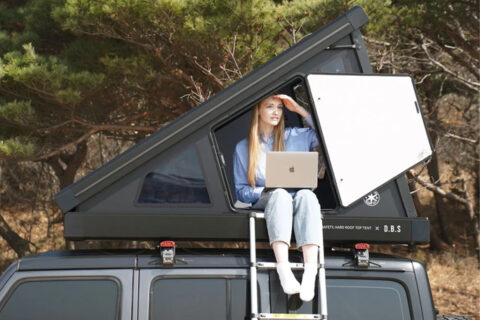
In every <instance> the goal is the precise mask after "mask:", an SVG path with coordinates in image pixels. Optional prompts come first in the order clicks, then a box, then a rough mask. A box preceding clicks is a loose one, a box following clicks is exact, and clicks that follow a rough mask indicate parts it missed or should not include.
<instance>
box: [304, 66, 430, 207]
mask: <svg viewBox="0 0 480 320" xmlns="http://www.w3.org/2000/svg"><path fill="white" fill-rule="evenodd" d="M307 82H308V85H309V87H310V92H311V94H312V98H313V101H314V105H315V109H316V113H317V116H318V123H319V125H320V130H321V132H322V136H323V139H324V142H325V148H326V152H327V155H328V157H329V159H330V163H331V168H332V171H333V176H334V182H335V184H336V187H337V191H338V193H339V197H340V201H341V204H342V205H343V206H348V205H350V204H351V203H353V202H354V201H356V200H358V199H360V198H361V197H362V196H364V195H365V194H367V193H369V192H370V191H372V190H374V189H376V188H378V187H379V186H381V185H383V184H384V183H386V182H388V181H389V180H391V179H393V178H395V177H396V176H398V175H400V174H402V173H403V172H405V171H406V170H408V169H409V168H411V167H412V166H414V165H416V164H417V163H419V162H421V161H423V160H425V159H426V158H428V157H429V156H430V155H431V154H432V149H431V145H430V141H429V139H428V136H427V130H426V128H425V123H424V121H423V118H422V114H421V112H420V110H419V104H418V101H417V97H416V94H415V89H414V87H413V82H412V79H411V78H410V77H409V76H403V75H401V76H400V75H397V76H394V75H338V74H334V75H320V74H312V75H308V76H307Z"/></svg>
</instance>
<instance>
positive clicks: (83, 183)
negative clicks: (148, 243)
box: [56, 7, 431, 243]
mask: <svg viewBox="0 0 480 320" xmlns="http://www.w3.org/2000/svg"><path fill="white" fill-rule="evenodd" d="M366 22H368V17H367V16H366V14H365V12H364V11H363V9H362V8H360V7H355V8H353V9H351V10H349V11H348V12H346V13H345V14H343V15H342V16H341V17H339V18H337V19H336V20H334V21H332V22H330V23H329V24H328V25H326V26H324V27H323V28H321V29H320V30H318V31H317V32H315V33H313V34H311V35H309V36H307V37H305V38H304V39H302V41H300V42H299V43H297V44H296V45H294V46H293V47H291V48H290V49H288V50H286V51H285V52H283V53H282V54H280V55H278V56H277V57H275V58H273V59H272V60H270V61H269V62H267V63H265V64H264V65H262V66H261V67H259V68H257V69H256V70H255V71H253V72H251V73H250V74H248V75H247V76H245V77H244V78H242V79H240V80H238V81H237V82H235V83H234V84H232V85H231V86H229V87H228V88H226V89H224V90H223V91H221V92H219V93H218V94H216V95H215V96H213V97H212V98H210V99H209V100H208V101H206V102H204V103H202V104H201V105H199V106H197V107H196V108H194V109H193V110H191V111H189V112H188V113H186V114H184V115H183V116H181V117H179V118H178V119H177V120H176V121H174V122H172V123H171V124H169V125H168V126H166V127H164V128H162V129H160V130H159V131H157V132H156V133H154V134H152V135H151V136H150V137H148V138H146V139H145V140H143V141H141V142H140V143H138V144H136V145H135V146H133V147H132V148H130V149H129V150H128V151H126V152H125V153H123V154H121V155H119V156H118V157H116V158H115V159H113V160H112V161H110V162H108V163H107V164H105V165H103V166H102V167H100V168H98V169H97V170H95V171H94V172H92V173H91V174H89V175H87V176H86V177H84V178H82V179H81V180H79V181H77V182H76V183H74V184H72V185H71V186H69V187H67V188H65V189H63V190H62V191H61V192H59V193H58V194H57V195H56V200H57V202H58V204H59V205H60V207H61V208H62V210H63V211H64V213H65V237H66V238H67V239H71V240H83V239H167V238H168V239H214V240H236V241H238V240H247V239H248V238H249V235H248V221H247V220H248V219H247V218H246V217H245V215H248V213H250V212H251V209H249V208H248V207H247V208H246V207H245V206H238V202H237V201H236V200H237V199H236V198H235V193H234V188H233V173H232V154H233V151H234V147H235V145H236V143H237V142H238V141H239V140H241V139H243V138H245V137H246V136H247V129H248V127H249V119H250V114H251V108H252V106H254V105H255V104H256V103H258V101H260V100H261V99H262V98H263V97H265V96H268V95H269V94H272V93H274V92H281V93H286V94H289V95H291V96H292V97H294V98H295V99H296V100H297V101H298V102H299V103H303V104H304V105H305V106H306V107H307V108H310V110H311V112H312V113H313V114H314V115H316V116H322V117H323V116H324V115H323V113H322V112H323V111H321V109H319V108H320V105H319V103H318V102H316V101H314V97H315V99H318V97H317V96H318V93H317V92H316V90H315V88H317V87H318V85H317V84H315V83H316V81H317V80H318V79H324V77H325V76H335V75H339V74H344V75H345V74H347V75H351V76H354V75H360V74H371V73H372V70H371V66H370V63H369V60H368V56H367V53H366V49H365V45H364V43H363V40H362V37H361V33H360V30H359V29H360V27H361V26H362V25H363V24H365V23H366ZM319 81H320V80H319ZM329 81H331V78H329ZM342 81H343V80H342ZM408 81H410V83H411V80H408ZM317 82H318V81H317ZM403 83H405V82H403ZM320 86H322V85H320ZM341 90H343V91H344V92H345V94H348V91H349V88H347V87H345V88H341ZM341 90H340V91H341ZM413 95H415V94H414V93H413ZM415 103H416V104H417V105H416V108H417V113H419V117H420V118H419V119H421V121H422V125H423V133H422V135H424V136H425V137H426V138H423V140H422V141H424V142H423V145H422V146H421V148H424V149H425V144H429V145H430V142H429V140H428V137H427V135H426V132H425V129H424V124H423V118H422V115H421V111H420V108H419V106H418V101H415ZM322 110H323V109H322ZM351 110H352V109H351ZM342 112H345V111H342ZM319 113H322V115H320V114H319ZM334 113H335V112H334ZM314 118H315V117H314ZM331 121H334V120H331ZM286 122H287V125H295V126H302V123H301V119H299V117H298V116H297V115H296V114H293V113H289V112H286ZM319 122H320V123H319ZM321 122H322V120H320V121H316V124H315V126H316V127H317V129H319V130H317V132H318V133H317V134H318V136H319V138H320V141H322V146H321V148H320V151H322V150H323V151H324V153H325V157H326V164H327V165H326V167H327V170H326V176H325V178H324V179H321V180H319V186H318V188H317V190H316V191H315V192H316V194H317V197H318V198H319V201H320V203H321V205H322V210H323V212H324V217H325V218H324V236H325V240H326V241H327V242H331V243H332V242H339V241H340V242H358V241H369V242H380V243H425V242H428V241H429V221H428V220H427V219H426V218H419V217H417V214H416V211H415V208H414V205H413V201H412V199H411V196H410V192H409V189H408V185H407V182H406V179H405V177H404V175H403V173H404V172H405V171H406V170H408V169H409V168H410V167H412V166H413V165H415V164H417V163H418V162H420V161H423V160H425V158H427V157H428V155H429V154H431V148H427V149H429V150H426V151H425V152H423V153H422V152H421V155H420V156H416V157H413V158H414V159H413V160H415V161H414V162H409V163H402V164H401V165H403V166H405V167H401V169H399V168H400V167H398V166H397V167H396V168H395V170H397V171H395V172H394V173H393V176H388V174H387V175H386V176H385V179H386V180H385V179H384V180H383V181H376V182H375V183H376V184H375V185H369V187H368V188H369V189H368V190H367V189H365V190H362V191H358V190H353V191H356V192H353V193H348V196H347V193H343V192H344V191H342V190H343V189H342V187H341V186H340V185H339V181H340V180H338V179H342V178H341V177H340V178H339V172H341V171H338V170H337V169H338V167H339V166H338V165H337V160H335V162H332V159H335V157H336V156H338V153H335V151H334V150H333V149H332V148H328V147H329V141H328V139H329V137H328V136H329V135H331V134H337V133H335V132H334V131H333V133H332V131H328V130H327V126H326V125H325V123H321ZM326 138H327V139H326ZM425 141H426V142H425ZM424 149H422V150H424ZM365 154H366V155H367V156H368V154H369V152H368V150H366V151H365ZM352 161H353V160H352ZM368 162H369V161H368V159H363V160H362V164H364V163H368ZM374 188H376V190H372V189H374ZM351 189H352V188H350V189H349V190H350V191H352V190H351ZM345 190H347V189H345ZM359 197H360V199H359ZM257 239H259V240H266V239H267V234H266V228H265V225H264V223H259V224H257Z"/></svg>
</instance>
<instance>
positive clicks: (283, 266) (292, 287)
mask: <svg viewBox="0 0 480 320" xmlns="http://www.w3.org/2000/svg"><path fill="white" fill-rule="evenodd" d="M277 273H278V277H279V278H280V284H281V285H282V288H283V292H285V293H286V294H295V293H299V292H300V283H299V282H298V281H297V279H296V278H295V276H294V275H293V272H292V269H291V268H290V263H288V262H280V263H277Z"/></svg>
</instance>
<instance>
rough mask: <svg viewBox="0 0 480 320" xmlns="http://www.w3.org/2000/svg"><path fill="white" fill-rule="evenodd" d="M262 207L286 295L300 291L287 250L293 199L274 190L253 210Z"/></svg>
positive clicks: (282, 191) (281, 191)
mask: <svg viewBox="0 0 480 320" xmlns="http://www.w3.org/2000/svg"><path fill="white" fill-rule="evenodd" d="M263 206H264V212H265V221H266V223H267V230H268V237H269V240H270V245H271V246H272V249H273V252H274V253H275V258H276V260H277V273H278V276H279V278H280V283H281V284H282V288H283V291H284V292H285V293H286V294H294V293H298V292H299V291H300V284H299V283H298V281H297V279H295V276H294V275H293V273H292V270H291V268H290V264H289V261H288V249H289V247H290V239H291V237H292V220H293V217H292V215H293V199H292V196H291V195H290V194H289V193H288V192H287V191H286V190H284V189H275V190H273V191H270V192H268V193H267V194H266V195H263V196H262V198H260V200H258V202H257V204H255V206H254V208H258V209H261V208H262V207H263Z"/></svg>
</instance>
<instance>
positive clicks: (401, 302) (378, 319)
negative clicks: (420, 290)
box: [327, 279, 410, 320]
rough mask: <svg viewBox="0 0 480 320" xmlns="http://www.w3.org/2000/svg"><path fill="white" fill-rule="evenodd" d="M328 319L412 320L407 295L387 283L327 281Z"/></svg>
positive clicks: (379, 281)
mask: <svg viewBox="0 0 480 320" xmlns="http://www.w3.org/2000/svg"><path fill="white" fill-rule="evenodd" d="M327 302H328V316H329V318H331V319H335V320H351V319H356V320H385V319H389V320H410V312H409V305H408V299H407V294H406V292H405V289H404V287H403V286H402V285H401V284H399V283H398V282H394V281H387V280H354V279H328V280H327Z"/></svg>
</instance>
